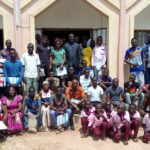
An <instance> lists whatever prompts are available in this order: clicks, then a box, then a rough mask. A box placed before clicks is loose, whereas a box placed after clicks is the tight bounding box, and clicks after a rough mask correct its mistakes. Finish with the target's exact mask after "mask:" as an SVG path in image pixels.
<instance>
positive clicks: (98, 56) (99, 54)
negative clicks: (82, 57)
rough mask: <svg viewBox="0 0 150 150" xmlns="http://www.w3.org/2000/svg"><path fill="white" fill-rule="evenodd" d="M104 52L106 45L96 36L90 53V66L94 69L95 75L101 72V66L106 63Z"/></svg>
mask: <svg viewBox="0 0 150 150" xmlns="http://www.w3.org/2000/svg"><path fill="white" fill-rule="evenodd" d="M106 54H107V50H106V46H105V45H103V38H102V36H98V37H97V40H96V46H95V47H94V49H93V54H92V66H93V67H94V68H95V69H96V71H97V75H98V73H100V72H101V68H102V66H104V65H105V64H106V57H107V56H106Z"/></svg>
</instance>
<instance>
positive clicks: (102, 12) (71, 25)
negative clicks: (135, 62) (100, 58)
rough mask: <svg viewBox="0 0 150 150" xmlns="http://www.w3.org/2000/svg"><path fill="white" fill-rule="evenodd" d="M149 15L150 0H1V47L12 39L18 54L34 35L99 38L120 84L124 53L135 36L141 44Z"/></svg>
mask: <svg viewBox="0 0 150 150" xmlns="http://www.w3.org/2000/svg"><path fill="white" fill-rule="evenodd" d="M149 14H150V0H0V44H1V45H0V46H1V47H3V46H4V41H5V40H6V39H11V40H12V42H13V47H15V48H16V50H17V51H18V52H19V54H20V55H21V54H22V53H23V52H25V51H26V50H27V48H26V47H27V44H28V43H29V42H32V43H35V34H36V33H40V34H45V33H49V34H52V33H53V34H55V33H56V34H57V33H60V32H69V31H78V32H80V33H81V34H82V32H83V33H90V36H91V35H92V36H93V37H94V38H96V36H97V35H102V36H103V38H104V43H105V44H106V45H107V47H108V67H109V70H110V74H111V76H112V77H118V78H119V79H120V84H121V85H122V84H123V82H124V80H127V78H128V67H127V66H126V64H124V54H125V51H126V49H127V48H128V47H130V40H131V39H132V38H133V37H134V36H136V37H137V39H138V41H139V44H140V45H142V44H143V43H144V40H146V39H145V37H146V34H147V33H148V32H149V30H150V19H149ZM56 36H57V35H56Z"/></svg>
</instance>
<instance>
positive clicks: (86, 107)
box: [81, 101, 95, 137]
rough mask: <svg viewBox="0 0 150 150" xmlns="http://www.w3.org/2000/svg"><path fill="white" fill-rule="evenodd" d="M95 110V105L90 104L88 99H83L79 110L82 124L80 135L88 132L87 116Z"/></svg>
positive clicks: (86, 134) (83, 135) (85, 134)
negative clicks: (81, 107)
mask: <svg viewBox="0 0 150 150" xmlns="http://www.w3.org/2000/svg"><path fill="white" fill-rule="evenodd" d="M94 112H95V107H93V106H92V104H91V103H90V101H85V102H84V104H83V109H82V111H81V125H82V135H81V137H87V136H88V134H89V128H88V123H89V116H90V115H91V114H93V113H94Z"/></svg>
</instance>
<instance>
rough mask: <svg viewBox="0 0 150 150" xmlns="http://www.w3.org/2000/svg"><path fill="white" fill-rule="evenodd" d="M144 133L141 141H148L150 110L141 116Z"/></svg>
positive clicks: (149, 136)
mask: <svg viewBox="0 0 150 150" xmlns="http://www.w3.org/2000/svg"><path fill="white" fill-rule="evenodd" d="M143 127H144V135H143V138H142V141H143V142H144V143H148V142H149V141H150V111H149V112H148V113H147V114H145V116H144V118H143Z"/></svg>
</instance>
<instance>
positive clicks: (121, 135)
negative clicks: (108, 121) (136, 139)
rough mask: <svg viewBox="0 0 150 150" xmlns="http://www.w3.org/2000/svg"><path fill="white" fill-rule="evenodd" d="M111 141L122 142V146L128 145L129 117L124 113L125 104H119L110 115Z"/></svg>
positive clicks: (126, 112)
mask: <svg viewBox="0 0 150 150" xmlns="http://www.w3.org/2000/svg"><path fill="white" fill-rule="evenodd" d="M112 125H113V137H112V138H113V140H114V141H115V142H119V141H120V140H123V143H124V145H128V140H129V137H130V133H131V131H130V115H129V112H128V111H126V107H125V104H123V103H121V104H120V105H118V107H117V111H116V112H114V113H113V115H112Z"/></svg>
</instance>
